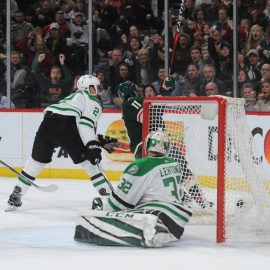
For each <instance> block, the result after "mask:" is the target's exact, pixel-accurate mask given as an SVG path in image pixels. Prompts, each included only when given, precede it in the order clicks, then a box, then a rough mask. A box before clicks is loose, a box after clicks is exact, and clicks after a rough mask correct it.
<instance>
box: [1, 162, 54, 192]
mask: <svg viewBox="0 0 270 270" xmlns="http://www.w3.org/2000/svg"><path fill="white" fill-rule="evenodd" d="M0 163H1V164H2V165H4V166H5V167H6V168H8V169H9V170H10V171H12V172H13V173H15V174H16V175H17V176H20V177H21V178H23V181H25V182H27V183H28V184H29V185H31V186H33V187H35V188H36V189H38V190H40V191H44V192H53V191H56V190H57V189H58V186H57V185H54V184H50V185H48V186H46V187H43V186H39V185H37V184H35V183H34V182H33V181H31V180H29V179H27V178H26V177H25V176H23V175H22V174H20V173H19V172H17V171H16V170H15V169H13V168H12V167H10V166H9V165H8V164H7V163H5V162H4V161H2V160H1V159H0Z"/></svg>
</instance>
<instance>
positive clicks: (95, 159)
mask: <svg viewBox="0 0 270 270" xmlns="http://www.w3.org/2000/svg"><path fill="white" fill-rule="evenodd" d="M100 146H101V144H100V143H99V142H98V141H94V140H93V141H90V142H88V143H87V144H86V146H85V147H86V150H85V159H88V160H89V161H90V162H91V163H92V164H93V165H96V164H98V163H100V161H101V159H102V157H101V148H100Z"/></svg>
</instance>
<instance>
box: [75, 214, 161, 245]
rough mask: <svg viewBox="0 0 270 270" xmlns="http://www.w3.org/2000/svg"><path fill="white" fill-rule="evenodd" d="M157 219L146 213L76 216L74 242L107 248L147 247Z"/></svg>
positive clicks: (152, 236)
mask: <svg viewBox="0 0 270 270" xmlns="http://www.w3.org/2000/svg"><path fill="white" fill-rule="evenodd" d="M157 220H158V218H157V217H156V216H154V215H149V214H137V213H132V212H106V211H90V212H89V213H87V215H84V216H80V217H79V220H78V224H77V226H76V230H75V237H74V239H75V240H76V241H80V242H85V243H89V244H97V245H106V246H108V245H109V246H138V247H150V246H153V243H152V242H151V241H152V240H153V238H154V236H155V233H156V229H155V228H156V224H157Z"/></svg>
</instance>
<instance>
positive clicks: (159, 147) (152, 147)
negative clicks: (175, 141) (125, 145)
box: [145, 130, 170, 156]
mask: <svg viewBox="0 0 270 270" xmlns="http://www.w3.org/2000/svg"><path fill="white" fill-rule="evenodd" d="M145 150H146V152H147V153H149V152H154V153H157V154H159V155H161V156H167V155H168V154H169V152H170V137H169V136H168V134H167V133H166V132H164V131H162V130H156V131H153V132H151V133H149V134H148V135H147V137H146V139H145Z"/></svg>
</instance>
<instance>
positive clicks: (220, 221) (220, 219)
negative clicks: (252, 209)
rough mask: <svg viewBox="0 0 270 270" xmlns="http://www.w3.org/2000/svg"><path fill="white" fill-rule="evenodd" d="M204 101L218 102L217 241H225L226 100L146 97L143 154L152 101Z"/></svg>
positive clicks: (215, 98)
mask: <svg viewBox="0 0 270 270" xmlns="http://www.w3.org/2000/svg"><path fill="white" fill-rule="evenodd" d="M196 101H197V102H200V103H202V104H203V103H206V102H209V101H212V102H216V103H217V104H218V158H217V220H216V224H217V230H216V240H217V243H223V242H225V224H224V220H225V216H224V215H225V214H224V211H225V203H224V200H225V170H226V168H225V163H224V160H225V155H226V138H225V136H226V105H227V101H226V99H224V98H221V97H148V98H145V99H144V103H143V131H142V137H143V140H142V142H143V147H142V149H143V156H145V147H144V138H146V136H147V134H148V133H149V110H150V106H151V104H152V103H164V104H165V103H168V102H169V103H179V102H180V103H188V102H196Z"/></svg>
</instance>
